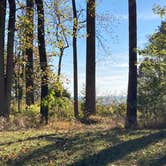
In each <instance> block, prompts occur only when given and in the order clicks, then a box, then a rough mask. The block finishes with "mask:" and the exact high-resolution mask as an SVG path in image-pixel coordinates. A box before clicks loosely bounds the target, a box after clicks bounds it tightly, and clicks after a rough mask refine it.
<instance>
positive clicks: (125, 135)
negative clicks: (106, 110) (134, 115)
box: [0, 122, 166, 166]
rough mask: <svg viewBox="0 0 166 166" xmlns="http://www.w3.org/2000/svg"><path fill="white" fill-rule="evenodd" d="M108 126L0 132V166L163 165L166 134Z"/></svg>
mask: <svg viewBox="0 0 166 166" xmlns="http://www.w3.org/2000/svg"><path fill="white" fill-rule="evenodd" d="M54 125H57V127H52V126H54ZM110 126H111V125H110V124H109V123H108V122H107V123H98V124H93V125H81V124H75V123H74V122H59V123H57V124H52V125H48V126H46V127H44V128H41V129H38V130H37V129H36V130H35V129H29V130H20V131H7V132H0V165H2V166H5V165H9V166H10V165H11V166H12V165H15V166H21V165H27V166H31V165H34V166H38V165H46V166H54V165H55V166H65V165H73V166H75V165H82V166H104V165H110V166H111V165H112V166H116V165H119V166H123V165H124V166H128V165H129V166H134V165H140V166H148V165H152V166H153V165H154V166H163V165H166V130H164V129H163V130H125V129H118V128H113V127H110ZM50 128H52V129H50Z"/></svg>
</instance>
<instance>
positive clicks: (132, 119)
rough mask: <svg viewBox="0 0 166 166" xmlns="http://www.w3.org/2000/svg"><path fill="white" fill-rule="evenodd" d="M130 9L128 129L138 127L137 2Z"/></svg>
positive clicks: (130, 5) (129, 4)
mask: <svg viewBox="0 0 166 166" xmlns="http://www.w3.org/2000/svg"><path fill="white" fill-rule="evenodd" d="M128 7H129V82H128V94H127V115H126V127H135V126H136V125H137V52H136V48H137V12H136V0H129V1H128Z"/></svg>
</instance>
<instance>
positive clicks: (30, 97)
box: [25, 0, 34, 106]
mask: <svg viewBox="0 0 166 166" xmlns="http://www.w3.org/2000/svg"><path fill="white" fill-rule="evenodd" d="M26 2H27V14H26V17H27V18H26V19H27V20H28V21H29V22H30V25H29V26H28V27H29V28H28V29H27V32H26V33H27V34H26V38H27V41H26V42H27V43H26V44H27V48H26V51H25V52H26V56H27V63H26V104H27V105H28V106H30V105H32V104H34V83H33V80H34V78H33V27H34V26H33V17H34V2H33V0H27V1H26Z"/></svg>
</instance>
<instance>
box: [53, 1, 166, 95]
mask: <svg viewBox="0 0 166 166" xmlns="http://www.w3.org/2000/svg"><path fill="white" fill-rule="evenodd" d="M76 2H77V5H78V6H80V5H81V6H84V4H85V0H77V1H76ZM127 3H128V0H98V3H97V12H98V13H99V15H100V14H101V13H103V12H107V13H109V14H110V15H113V16H114V17H116V18H118V20H117V21H114V22H112V25H110V29H112V31H111V32H112V33H106V32H104V31H103V33H102V34H101V35H102V36H103V37H104V38H105V39H106V41H105V45H106V46H108V47H109V50H108V51H107V52H106V53H104V52H103V50H101V49H99V48H98V47H97V48H96V50H97V60H96V93H97V96H103V95H111V94H113V95H119V94H126V92H127V82H128V4H127ZM154 4H160V5H166V1H165V0H137V12H138V14H137V16H138V47H139V48H143V46H145V45H146V43H147V41H148V40H147V38H148V35H150V34H152V33H153V32H154V31H155V30H156V29H157V26H159V25H160V23H161V19H160V17H159V16H157V15H154V14H153V11H152V8H153V6H154ZM98 28H99V27H98ZM85 50H86V47H85V39H79V41H78V72H79V73H78V78H79V92H80V91H81V90H82V89H83V87H84V86H85V62H86V59H85V57H86V54H85ZM55 63H56V60H55ZM72 63H73V59H72V50H71V49H68V50H66V52H65V55H64V58H63V64H62V73H63V75H64V76H65V77H67V78H68V79H69V83H68V84H66V85H65V86H66V87H67V89H68V90H69V91H70V92H71V93H72V92H73V81H72V78H73V74H72V73H73V65H72Z"/></svg>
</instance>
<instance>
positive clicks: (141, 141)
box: [71, 131, 166, 166]
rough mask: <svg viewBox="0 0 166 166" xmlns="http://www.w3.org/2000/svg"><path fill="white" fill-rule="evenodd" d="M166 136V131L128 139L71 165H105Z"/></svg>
mask: <svg viewBox="0 0 166 166" xmlns="http://www.w3.org/2000/svg"><path fill="white" fill-rule="evenodd" d="M164 138H166V131H162V132H158V133H155V134H150V135H148V136H144V137H141V138H137V139H133V140H129V141H126V142H123V143H120V144H118V145H116V146H113V147H110V148H108V149H104V150H102V151H100V152H99V153H97V154H94V155H90V156H88V157H86V158H83V159H81V160H79V161H77V162H75V163H74V164H71V166H93V165H95V166H105V165H107V164H109V163H112V162H114V161H117V160H119V159H121V158H123V157H124V156H126V155H127V154H130V153H131V152H135V151H137V150H140V149H142V148H145V147H146V146H148V145H149V144H151V143H154V142H156V141H159V140H161V139H164Z"/></svg>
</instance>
